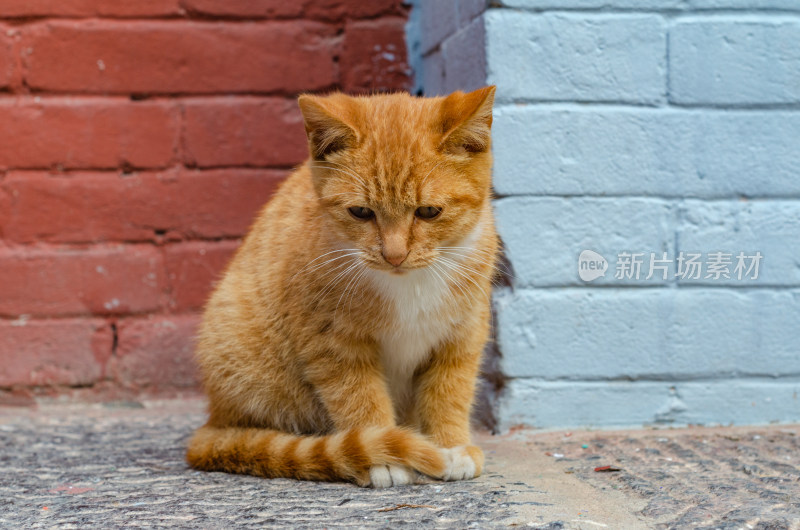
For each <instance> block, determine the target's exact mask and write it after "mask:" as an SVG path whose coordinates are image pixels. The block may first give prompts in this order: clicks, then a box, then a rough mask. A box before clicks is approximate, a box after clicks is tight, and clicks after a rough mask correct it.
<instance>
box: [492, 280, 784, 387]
mask: <svg viewBox="0 0 800 530" xmlns="http://www.w3.org/2000/svg"><path fill="white" fill-rule="evenodd" d="M496 310H497V324H498V344H499V346H500V349H501V351H502V352H503V359H502V368H503V373H505V374H507V375H509V376H512V377H537V378H542V379H551V380H552V379H573V380H581V379H620V378H625V379H661V380H670V379H686V378H697V377H709V378H710V377H722V376H728V377H736V376H741V375H751V376H770V377H771V376H780V375H782V374H799V373H800V355H798V342H800V291H798V290H773V289H753V290H744V289H718V288H717V289H711V288H709V289H569V290H564V289H537V290H522V291H519V292H517V293H514V294H509V293H504V294H500V295H498V296H497V297H496Z"/></svg>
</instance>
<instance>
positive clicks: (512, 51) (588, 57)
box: [484, 9, 666, 104]
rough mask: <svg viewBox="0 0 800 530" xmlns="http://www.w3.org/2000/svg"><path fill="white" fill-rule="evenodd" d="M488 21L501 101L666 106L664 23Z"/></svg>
mask: <svg viewBox="0 0 800 530" xmlns="http://www.w3.org/2000/svg"><path fill="white" fill-rule="evenodd" d="M484 17H485V18H486V41H487V48H486V50H487V51H486V57H487V65H488V78H489V81H490V82H491V83H496V84H497V85H498V92H497V95H498V98H499V99H501V100H502V99H513V100H519V99H522V100H546V101H553V100H556V101H558V100H580V101H625V102H635V103H647V104H652V103H658V102H661V101H663V100H664V97H665V91H666V69H665V68H666V64H665V61H666V29H665V25H664V21H663V19H662V18H661V17H660V16H657V15H594V14H552V13H546V14H536V13H526V12H518V11H512V10H501V9H493V10H489V11H487V12H486V14H485V15H484Z"/></svg>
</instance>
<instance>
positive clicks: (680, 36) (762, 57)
mask: <svg viewBox="0 0 800 530" xmlns="http://www.w3.org/2000/svg"><path fill="white" fill-rule="evenodd" d="M798 42H800V21H798V20H797V19H790V20H784V19H777V20H775V19H772V18H764V19H763V20H757V21H751V20H735V19H734V20H723V21H717V20H715V19H704V20H692V21H687V22H679V23H677V24H676V25H675V26H674V27H673V28H672V29H671V30H670V53H669V62H670V82H669V87H670V90H669V97H670V101H673V102H676V103H681V104H693V105H697V104H730V105H740V104H769V103H797V102H800V46H798Z"/></svg>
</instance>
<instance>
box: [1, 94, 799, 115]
mask: <svg viewBox="0 0 800 530" xmlns="http://www.w3.org/2000/svg"><path fill="white" fill-rule="evenodd" d="M0 100H1V98H0ZM519 105H526V107H524V108H536V109H539V108H541V109H547V108H554V109H555V110H561V111H575V112H592V111H594V110H595V109H610V110H620V111H628V112H636V111H643V112H665V111H671V112H673V113H676V114H677V113H686V114H690V113H693V112H699V111H713V112H720V113H722V112H733V113H738V112H741V113H744V112H764V111H791V112H796V111H800V101H798V102H795V103H741V104H735V103H677V102H674V101H670V100H668V99H664V100H663V101H661V102H658V103H647V102H636V101H625V100H581V99H561V100H557V99H551V100H548V99H533V98H505V97H499V98H497V105H496V107H495V109H496V110H502V109H518V108H519Z"/></svg>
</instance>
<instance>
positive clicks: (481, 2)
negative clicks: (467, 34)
mask: <svg viewBox="0 0 800 530" xmlns="http://www.w3.org/2000/svg"><path fill="white" fill-rule="evenodd" d="M488 5H489V1H488V0H459V2H458V21H459V26H460V27H462V28H463V27H466V26H468V25H469V24H470V23H471V22H472V20H473V19H474V18H476V17H478V16H479V15H480V14H481V13H483V12H484V11H486V8H487V7H488Z"/></svg>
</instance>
